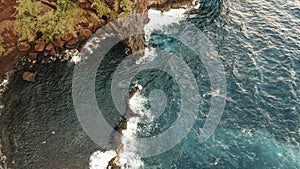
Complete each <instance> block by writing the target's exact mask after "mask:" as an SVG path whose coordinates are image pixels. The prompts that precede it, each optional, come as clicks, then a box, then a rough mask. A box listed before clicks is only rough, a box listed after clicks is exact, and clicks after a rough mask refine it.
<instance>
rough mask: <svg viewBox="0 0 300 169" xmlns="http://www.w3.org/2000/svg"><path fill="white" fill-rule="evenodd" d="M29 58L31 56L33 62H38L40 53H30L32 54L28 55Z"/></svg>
mask: <svg viewBox="0 0 300 169" xmlns="http://www.w3.org/2000/svg"><path fill="white" fill-rule="evenodd" d="M28 56H29V58H30V59H31V60H36V59H37V56H38V53H36V52H30V53H29V54H28Z"/></svg>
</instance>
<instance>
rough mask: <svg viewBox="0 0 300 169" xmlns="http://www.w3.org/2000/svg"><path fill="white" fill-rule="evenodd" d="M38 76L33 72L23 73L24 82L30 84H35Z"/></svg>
mask: <svg viewBox="0 0 300 169" xmlns="http://www.w3.org/2000/svg"><path fill="white" fill-rule="evenodd" d="M35 79H36V74H35V73H31V72H24V73H23V80H25V81H28V82H35Z"/></svg>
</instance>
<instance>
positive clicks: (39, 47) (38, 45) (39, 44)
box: [34, 41, 46, 52]
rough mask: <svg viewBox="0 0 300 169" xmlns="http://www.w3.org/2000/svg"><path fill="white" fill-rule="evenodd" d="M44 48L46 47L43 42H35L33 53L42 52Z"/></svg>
mask: <svg viewBox="0 0 300 169" xmlns="http://www.w3.org/2000/svg"><path fill="white" fill-rule="evenodd" d="M45 46H46V43H45V41H38V42H36V44H35V46H34V51H36V52H43V51H44V49H45Z"/></svg>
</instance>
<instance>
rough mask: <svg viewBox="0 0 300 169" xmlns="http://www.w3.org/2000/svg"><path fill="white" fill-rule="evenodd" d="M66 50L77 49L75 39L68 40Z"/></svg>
mask: <svg viewBox="0 0 300 169" xmlns="http://www.w3.org/2000/svg"><path fill="white" fill-rule="evenodd" d="M66 47H67V48H70V49H72V48H76V47H77V41H76V40H75V39H72V40H70V41H69V42H68V43H67V45H66Z"/></svg>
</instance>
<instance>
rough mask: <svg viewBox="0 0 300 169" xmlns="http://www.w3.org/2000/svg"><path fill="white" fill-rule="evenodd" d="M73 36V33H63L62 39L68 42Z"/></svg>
mask: <svg viewBox="0 0 300 169" xmlns="http://www.w3.org/2000/svg"><path fill="white" fill-rule="evenodd" d="M72 38H73V35H72V34H71V33H69V34H67V35H65V36H63V37H62V40H64V41H66V42H69V41H70V40H71V39H72Z"/></svg>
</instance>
